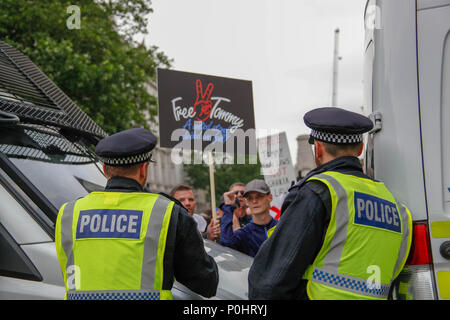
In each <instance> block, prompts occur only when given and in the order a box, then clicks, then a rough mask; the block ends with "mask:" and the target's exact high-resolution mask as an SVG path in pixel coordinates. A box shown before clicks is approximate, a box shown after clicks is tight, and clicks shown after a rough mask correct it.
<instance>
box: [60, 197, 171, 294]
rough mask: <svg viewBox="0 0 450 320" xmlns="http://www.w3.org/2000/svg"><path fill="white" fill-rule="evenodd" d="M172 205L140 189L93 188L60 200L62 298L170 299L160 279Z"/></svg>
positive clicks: (166, 200)
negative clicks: (66, 200) (75, 197)
mask: <svg viewBox="0 0 450 320" xmlns="http://www.w3.org/2000/svg"><path fill="white" fill-rule="evenodd" d="M173 205H174V202H173V201H170V200H169V199H167V198H165V197H163V196H161V195H157V194H152V193H141V192H130V193H122V192H92V193H90V194H88V195H87V196H86V197H84V198H81V199H79V200H77V201H75V202H69V203H66V204H64V205H63V206H62V207H61V209H60V211H59V213H58V218H57V220H56V227H55V243H56V252H57V255H58V260H59V263H60V266H61V270H62V273H63V276H64V283H65V287H66V295H65V299H76V300H79V299H81V300H84V299H145V300H160V299H161V300H163V299H172V293H171V291H170V290H163V289H162V283H163V274H164V267H163V260H164V252H165V248H166V238H167V232H168V228H169V223H170V217H171V214H172V209H173Z"/></svg>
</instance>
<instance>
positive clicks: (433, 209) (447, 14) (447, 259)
mask: <svg viewBox="0 0 450 320" xmlns="http://www.w3.org/2000/svg"><path fill="white" fill-rule="evenodd" d="M417 64H418V82H419V104H420V106H419V108H420V120H421V134H422V142H423V162H424V176H425V179H424V180H425V192H426V199H427V209H428V225H429V228H430V242H431V253H432V259H433V268H434V274H435V279H436V283H437V291H438V295H439V298H440V299H450V0H418V1H417Z"/></svg>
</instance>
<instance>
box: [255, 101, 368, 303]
mask: <svg viewBox="0 0 450 320" xmlns="http://www.w3.org/2000/svg"><path fill="white" fill-rule="evenodd" d="M304 120H305V123H306V125H307V126H309V127H310V128H312V132H311V137H310V143H313V144H314V146H315V161H316V164H317V166H318V167H317V168H316V169H314V170H312V171H311V172H309V173H308V174H307V176H306V177H305V178H304V179H302V180H300V181H299V182H298V183H297V184H296V185H294V186H293V187H291V188H290V190H289V194H288V195H287V197H286V199H285V201H284V203H283V205H282V208H281V219H280V221H279V223H278V225H277V227H276V228H275V231H274V233H273V235H272V236H271V237H270V239H269V240H268V241H266V242H265V243H264V244H263V246H262V247H261V248H260V251H259V253H258V255H257V256H256V257H255V260H254V263H253V265H252V267H251V269H250V272H249V298H250V299H308V294H307V283H308V280H306V279H305V278H304V277H302V276H303V275H304V274H305V272H306V270H307V268H308V267H309V266H310V265H312V264H313V262H314V261H315V258H316V257H317V255H318V254H319V251H320V250H321V249H322V246H323V243H324V239H325V235H326V233H327V229H328V225H329V224H330V218H331V212H332V201H331V195H330V191H329V188H328V187H327V186H326V185H325V184H324V183H322V182H319V181H317V180H309V181H308V179H309V178H310V177H313V176H315V175H317V174H319V173H323V172H330V171H331V172H338V173H342V174H345V175H349V176H355V177H358V178H363V179H370V180H371V178H370V177H368V176H367V175H365V174H364V173H363V170H362V167H361V163H360V161H359V159H358V158H357V157H358V156H359V155H360V154H361V152H362V149H363V143H362V133H364V132H367V131H369V130H370V129H371V128H372V126H373V125H372V123H371V121H370V120H369V119H368V118H366V117H363V116H362V115H359V114H355V113H353V112H348V111H345V110H343V109H338V108H321V109H316V110H313V111H311V112H309V113H307V114H306V115H305V117H304Z"/></svg>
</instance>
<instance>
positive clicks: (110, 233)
mask: <svg viewBox="0 0 450 320" xmlns="http://www.w3.org/2000/svg"><path fill="white" fill-rule="evenodd" d="M141 223H142V211H138V210H121V209H93V210H82V211H80V215H79V217H78V223H77V234H76V238H77V239H87V238H120V239H139V238H140V233H141Z"/></svg>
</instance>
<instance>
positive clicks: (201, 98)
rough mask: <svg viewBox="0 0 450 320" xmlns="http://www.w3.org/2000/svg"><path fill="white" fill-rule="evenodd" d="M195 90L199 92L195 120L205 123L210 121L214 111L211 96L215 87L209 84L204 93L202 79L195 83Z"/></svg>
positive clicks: (195, 105) (195, 107) (195, 106)
mask: <svg viewBox="0 0 450 320" xmlns="http://www.w3.org/2000/svg"><path fill="white" fill-rule="evenodd" d="M195 88H196V90H197V99H196V100H195V103H194V113H195V120H198V121H205V120H208V119H209V116H210V115H211V111H212V102H211V99H210V98H211V94H212V91H213V89H214V85H213V84H212V83H209V84H208V86H207V87H206V90H205V92H204V93H203V87H202V82H201V81H200V79H197V80H196V81H195Z"/></svg>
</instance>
